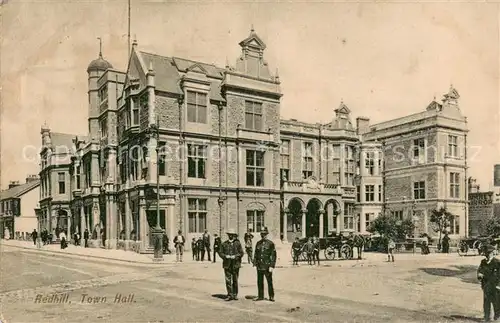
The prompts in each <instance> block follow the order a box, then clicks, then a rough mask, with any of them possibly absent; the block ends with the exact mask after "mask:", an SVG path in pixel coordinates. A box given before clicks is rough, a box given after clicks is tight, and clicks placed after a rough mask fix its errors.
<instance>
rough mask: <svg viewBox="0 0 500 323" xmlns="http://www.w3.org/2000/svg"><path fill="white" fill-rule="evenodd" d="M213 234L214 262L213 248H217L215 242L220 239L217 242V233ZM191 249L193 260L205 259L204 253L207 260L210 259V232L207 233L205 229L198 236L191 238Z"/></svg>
mask: <svg viewBox="0 0 500 323" xmlns="http://www.w3.org/2000/svg"><path fill="white" fill-rule="evenodd" d="M214 236H215V240H214V254H213V258H214V262H215V257H216V253H215V250H217V248H218V246H217V245H215V244H216V243H220V241H219V242H218V241H217V234H215V235H214ZM191 251H192V253H193V260H196V261H205V254H206V255H207V260H208V261H212V260H211V257H210V252H211V248H210V233H208V231H207V230H205V232H204V233H203V235H201V236H200V237H198V239H196V238H193V240H192V241H191Z"/></svg>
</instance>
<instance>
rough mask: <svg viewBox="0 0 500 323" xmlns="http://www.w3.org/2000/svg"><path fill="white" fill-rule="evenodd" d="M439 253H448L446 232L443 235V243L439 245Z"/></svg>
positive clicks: (448, 242)
mask: <svg viewBox="0 0 500 323" xmlns="http://www.w3.org/2000/svg"><path fill="white" fill-rule="evenodd" d="M441 251H442V252H443V253H449V252H450V237H449V236H448V232H446V233H445V234H444V237H443V242H442V243H441Z"/></svg>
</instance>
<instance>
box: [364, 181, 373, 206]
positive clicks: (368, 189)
mask: <svg viewBox="0 0 500 323" xmlns="http://www.w3.org/2000/svg"><path fill="white" fill-rule="evenodd" d="M365 201H366V202H374V201H375V185H365Z"/></svg>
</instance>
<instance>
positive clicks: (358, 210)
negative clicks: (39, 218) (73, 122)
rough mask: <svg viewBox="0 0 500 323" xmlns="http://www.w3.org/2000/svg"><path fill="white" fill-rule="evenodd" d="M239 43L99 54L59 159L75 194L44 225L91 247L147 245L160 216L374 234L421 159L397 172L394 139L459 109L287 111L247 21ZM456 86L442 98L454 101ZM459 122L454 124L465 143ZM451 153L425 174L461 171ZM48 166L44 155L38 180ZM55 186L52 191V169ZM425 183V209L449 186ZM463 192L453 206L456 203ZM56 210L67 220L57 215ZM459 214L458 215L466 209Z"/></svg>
mask: <svg viewBox="0 0 500 323" xmlns="http://www.w3.org/2000/svg"><path fill="white" fill-rule="evenodd" d="M239 45H240V47H241V55H240V57H238V58H237V59H236V62H235V64H233V65H230V64H228V63H227V64H226V66H225V67H217V66H215V65H212V64H206V63H202V62H195V61H191V60H188V59H183V58H178V57H167V56H160V55H157V54H154V53H148V52H144V51H141V50H140V49H139V47H138V44H137V42H136V41H134V43H133V46H132V49H131V54H130V58H129V62H128V66H127V69H126V71H119V70H116V69H115V68H113V66H112V64H111V63H109V62H108V61H106V60H105V59H104V58H103V56H102V52H100V53H99V57H98V58H97V59H96V60H94V61H92V62H91V63H90V65H89V67H88V69H87V72H88V81H89V89H88V95H89V108H88V128H89V133H88V135H87V136H85V137H82V136H72V138H73V139H72V143H70V144H68V143H65V144H67V145H68V146H71V151H72V153H71V158H70V159H69V160H68V159H67V158H66V159H64V162H61V165H60V166H59V167H60V168H61V169H64V170H65V171H62V170H61V171H57V172H56V173H57V174H58V175H57V176H58V177H57V178H58V180H59V181H61V180H62V178H63V177H62V175H61V174H62V173H63V172H66V170H67V174H68V177H69V186H68V192H70V193H68V194H67V195H64V194H59V195H58V198H60V197H62V196H65V197H66V198H67V200H66V201H65V202H64V203H63V202H61V201H59V200H57V204H58V205H60V206H59V209H58V210H57V211H53V210H49V209H47V210H44V212H43V211H42V214H44V218H43V219H44V220H43V221H44V224H46V226H47V227H48V229H49V230H51V231H52V230H53V229H55V228H54V227H53V226H54V225H57V223H63V224H64V225H65V226H66V227H65V228H60V229H64V230H68V231H70V232H75V231H77V232H80V233H82V232H83V231H84V230H85V229H88V230H89V232H90V233H91V236H92V244H93V245H94V246H98V245H100V244H101V243H102V242H104V245H105V246H106V247H107V248H120V249H126V250H135V251H137V252H150V251H151V250H152V248H153V240H152V229H153V228H154V227H155V226H156V225H157V224H159V226H160V227H162V228H163V229H164V230H166V233H167V234H168V236H169V237H170V238H171V239H172V238H173V237H174V236H175V235H176V233H177V230H182V231H183V233H184V235H185V237H186V239H187V240H188V241H189V240H191V239H192V238H193V237H198V236H200V235H201V234H202V233H203V232H204V231H205V230H208V231H209V232H210V233H212V234H213V233H218V234H223V233H224V232H225V230H226V229H228V228H234V229H236V230H237V232H238V233H239V234H240V235H243V234H244V233H245V232H247V231H248V230H250V231H253V232H259V231H261V230H262V228H263V227H267V228H268V229H269V230H270V233H271V236H272V237H273V239H279V238H280V239H283V240H285V241H291V240H293V239H294V237H306V236H307V237H308V236H317V237H324V236H326V235H328V234H329V233H331V232H344V231H356V232H362V233H365V232H366V230H367V229H368V227H369V226H370V223H371V221H373V220H374V219H375V218H376V217H377V216H378V215H379V214H381V213H382V212H385V211H386V209H385V208H384V206H385V204H386V202H387V201H389V199H390V198H391V197H394V199H393V200H390V202H394V203H396V202H397V203H400V204H401V203H402V199H401V198H400V197H399V195H398V196H396V195H395V194H396V193H394V192H391V193H389V192H386V191H387V190H388V189H390V190H400V191H401V192H406V191H408V192H410V193H411V192H412V189H413V188H414V186H413V185H414V181H409V182H408V183H406V182H404V183H403V182H400V181H399V182H398V181H397V180H395V179H394V178H401V176H403V175H405V174H406V173H408V172H411V171H410V170H409V169H408V168H409V167H410V166H411V167H414V165H409V166H408V167H407V166H404V167H403V166H402V168H401V167H400V168H399V169H395V168H394V166H393V165H392V164H391V162H389V161H388V160H387V156H385V155H384V152H385V148H386V147H387V143H388V142H389V139H390V140H392V141H391V142H395V141H397V140H398V138H406V137H407V136H408V138H410V137H411V138H413V137H412V136H413V135H411V133H412V131H417V130H418V131H425V129H431V130H432V131H433V132H432V133H441V132H440V130H439V129H441V128H443V129H445V128H446V129H448V128H449V127H450V126H453V125H456V124H457V122H455V121H453V122H455V123H453V122H452V121H449V120H451V119H450V118H458V113H459V112H457V111H459V110H456V111H455V110H454V112H453V113H455V114H453V116H451V117H449V116H448V115H444V114H447V113H449V111H451V109H452V108H449V107H448V105H447V103H445V104H443V105H440V104H438V103H436V104H437V106H436V105H435V108H432V109H430V108H428V109H427V111H426V112H425V116H424V117H425V118H426V120H427V121H428V122H430V123H431V124H432V123H433V122H434V123H435V122H438V125H436V126H432V125H431V126H429V127H427V128H424V127H415V128H413V126H411V127H408V128H407V129H406V131H403V130H397V129H400V128H401V127H400V128H397V127H398V126H397V123H398V121H390V122H389V123H387V124H381V125H380V126H377V125H371V126H370V125H369V120H368V119H367V118H365V117H359V118H357V119H356V120H355V121H353V120H352V116H351V110H350V108H349V107H348V106H347V104H345V103H344V102H340V104H339V106H338V107H332V110H333V113H332V116H331V121H330V122H328V123H327V124H319V123H318V124H310V123H304V122H300V121H297V120H293V119H292V120H282V119H281V118H280V115H281V113H280V110H281V108H282V106H281V98H282V95H283V93H282V92H281V87H280V78H279V76H278V74H277V72H275V73H273V72H272V69H271V67H270V66H269V65H268V63H267V62H266V60H265V49H266V44H265V43H264V41H263V40H262V39H261V38H260V37H259V36H258V35H257V34H256V33H255V31H254V30H253V29H252V30H251V32H250V35H249V36H248V37H247V38H245V39H244V40H242V41H241V42H240V43H239ZM453 91H454V92H450V93H451V94H449V95H448V97H447V98H448V99H446V98H445V100H451V99H453V100H456V99H458V93H456V91H455V90H453ZM455 93H456V94H455ZM285 95H286V94H285ZM450 95H451V96H454V97H453V98H452V97H451V96H450ZM447 102H449V101H447ZM455 109H458V107H457V108H455ZM415 118H416V117H411V118H410V119H411V120H410V119H409V120H408V121H405V122H414V119H415ZM417 119H418V118H417ZM463 125H464V124H460V125H458V126H455V128H453V131H452V132H450V134H451V133H453V134H455V133H456V134H457V136H458V137H459V138H461V139H460V140H462V141H463V138H464V137H463V134H464V133H465V132H466V129H465V128H464V127H463ZM433 127H434V128H433ZM436 127H438V128H436ZM396 128H397V129H396ZM436 129H438V130H436ZM446 131H448V130H446ZM51 136H52V135H51V131H50V129H48V127H44V128H43V129H42V137H43V138H44V139H43V144H44V149H43V150H42V153H43V157H44V158H45V159H47V158H48V159H50V158H51V157H50V154H51V152H52V151H55V148H56V147H54V145H53V143H54V141H53V140H51V139H50V137H51ZM398 136H399V137H398ZM59 137H60V135H59ZM411 138H410V139H411ZM433 138H434V137H433ZM439 138H441V137H439ZM443 138H444V137H443ZM410 139H404V140H406V141H407V140H410ZM411 140H413V139H411ZM406 141H405V142H406ZM457 145H458V143H457ZM47 154H48V155H47ZM389 156H390V155H389ZM453 160H454V163H453V167H452V166H450V167H452V168H449V169H448V170H447V171H446V172H445V171H443V168H442V166H441V165H442V163H441V164H440V165H436V166H435V167H433V168H432V167H428V168H426V170H427V171H428V173H429V175H426V176H429V178H433V177H432V176H434V177H436V176H444V175H443V174H448V172H452V170H453V169H458V170H457V172H459V173H460V176H463V172H464V169H465V168H464V166H463V162H462V164H460V165H462V166H460V165H458V164H457V163H458V161H457V160H455V159H453ZM455 161H456V162H455ZM387 165H388V166H387ZM45 167H49V166H45ZM54 167H55V166H51V169H54ZM387 167H388V170H387V169H386V168H387ZM405 167H406V168H405ZM415 167H416V166H415ZM460 167H462V168H460ZM389 172H390V173H389ZM46 173H47V169H45V168H44V167H43V165H42V169H41V175H42V177H41V181H42V183H43V182H44V179H43V175H44V174H46ZM65 174H66V173H65ZM439 174H440V175H439ZM53 176H56V175H55V174H54V175H53ZM65 176H66V175H65ZM388 176H390V177H388ZM405 176H406V175H405ZM408 176H410V177H411V176H413V175H408ZM64 178H66V177H64ZM436 178H437V177H436ZM439 178H441V177H439ZM447 178H448V177H447ZM461 178H462V177H460V178H459V179H458V181H460V180H461ZM157 179H159V182H158V181H157ZM452 180H453V181H454V180H455V179H450V181H452ZM52 183H54V184H55V185H56V187H57V181H56V180H55V177H53V179H52ZM65 183H66V182H65ZM158 183H159V185H158ZM397 183H399V184H397ZM426 183H427V184H425V185H424V189H425V190H427V191H428V192H429V193H428V194H427V195H425V194H424V195H418V196H417V195H415V196H414V195H412V194H410V193H408V194H407V199H408V201H414V200H418V202H419V203H423V201H427V200H428V199H429V203H430V204H429V203H427V204H425V205H426V207H431V206H433V207H434V206H435V205H436V203H437V202H439V200H440V195H439V194H446V192H447V190H446V189H445V188H444V187H440V188H439V189H437V188H436V189H435V188H434V186H432V182H428V181H427V182H426ZM450 183H452V182H450ZM453 183H455V182H453ZM398 185H399V186H398ZM419 185H420V184H419ZM450 185H451V184H450ZM406 186H408V187H406ZM157 187H159V190H158V188H157ZM415 187H416V186H415ZM429 190H430V191H429ZM427 191H426V192H427ZM445 191H446V192H445ZM44 192H45V191H44ZM49 192H50V190H49ZM65 192H66V191H65ZM419 192H420V191H419ZM430 192H433V193H430ZM462 193H463V188H460V192H459V193H458V194H462ZM65 194H66V193H65ZM391 194H392V195H391ZM397 194H403V193H397ZM418 194H420V193H418ZM46 195H47V193H43V196H44V200H43V202H44V203H41V205H52V204H53V203H54V202H55V201H56V200H55V199H52V198H51V197H50V196H46ZM158 196H159V199H158ZM417 197H418V198H417ZM52 201H54V202H52ZM431 201H432V203H431ZM461 201H462V200H460V198H459V197H457V198H453V201H449V203H450V205H453V207H455V205H462V204H460V203H462V202H461ZM434 202H436V203H434ZM158 203H159V209H160V217H159V223H157V205H158ZM408 203H410V202H408ZM400 204H398V205H397V206H399V205H400ZM392 209H393V210H394V212H397V211H399V209H396V208H392ZM61 210H62V211H61ZM457 210H460V207H459V206H457ZM462 213H463V212H462ZM59 214H62V215H63V216H64V220H62V221H57V220H52V221H51V220H50V217H56V218H57V217H58V216H59ZM457 216H459V217H460V220H459V222H460V223H463V221H464V220H463V219H464V215H462V214H457ZM47 217H49V219H47ZM188 247H189V246H188Z"/></svg>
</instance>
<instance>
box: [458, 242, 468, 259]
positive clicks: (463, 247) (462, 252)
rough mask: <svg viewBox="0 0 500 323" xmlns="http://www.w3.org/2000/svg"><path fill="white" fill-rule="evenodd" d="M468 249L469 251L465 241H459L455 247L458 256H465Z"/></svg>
mask: <svg viewBox="0 0 500 323" xmlns="http://www.w3.org/2000/svg"><path fill="white" fill-rule="evenodd" d="M468 251H469V245H468V244H467V241H460V243H459V244H458V248H457V252H458V254H459V255H460V256H465V255H467V252H468Z"/></svg>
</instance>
